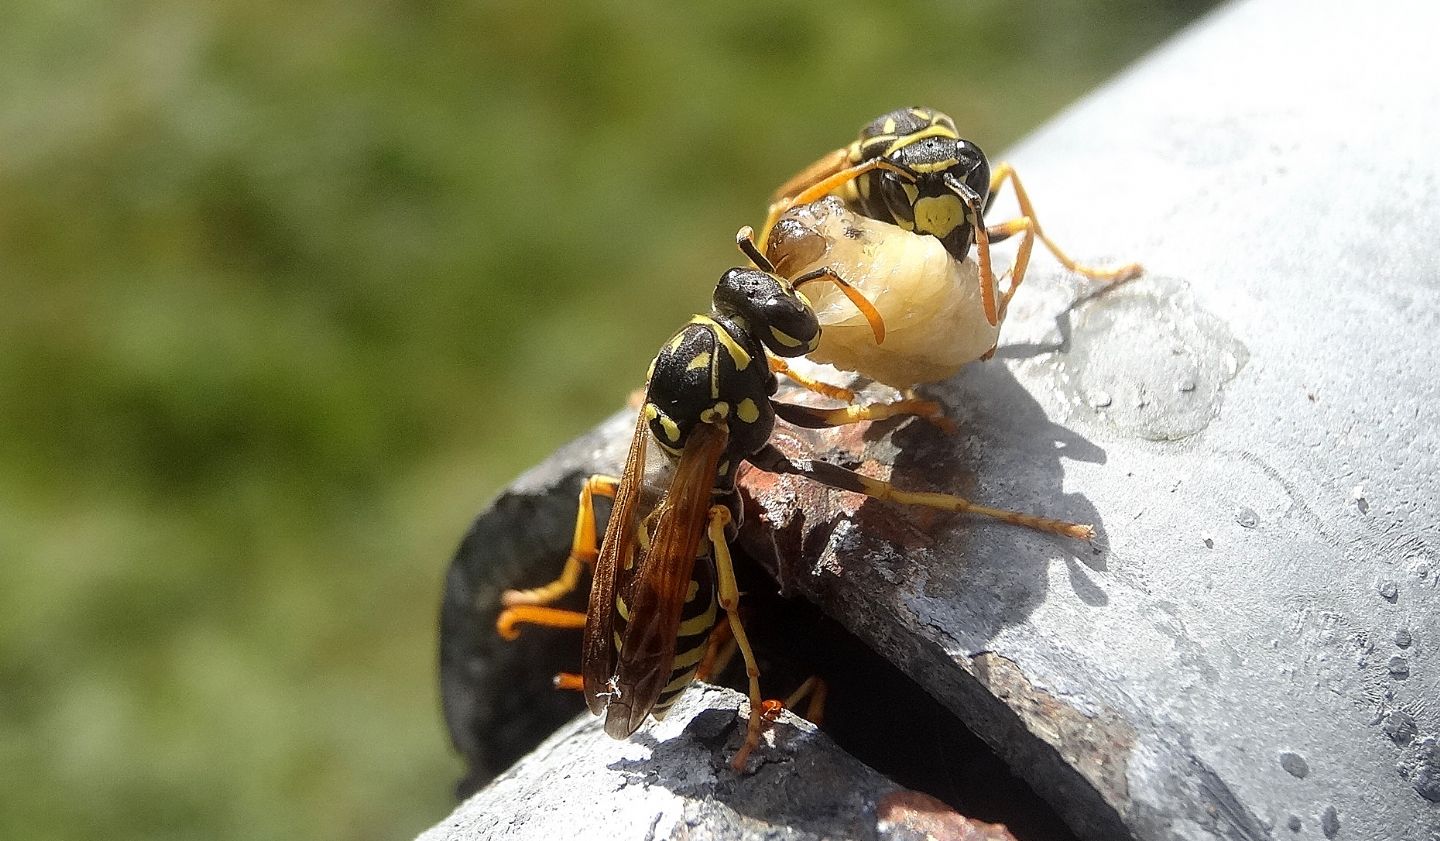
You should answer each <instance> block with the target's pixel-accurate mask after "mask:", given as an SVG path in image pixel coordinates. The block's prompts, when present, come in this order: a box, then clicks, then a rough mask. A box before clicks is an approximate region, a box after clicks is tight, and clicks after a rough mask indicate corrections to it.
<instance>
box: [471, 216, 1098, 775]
mask: <svg viewBox="0 0 1440 841" xmlns="http://www.w3.org/2000/svg"><path fill="white" fill-rule="evenodd" d="M737 243H738V245H739V246H740V248H741V250H742V251H743V252H744V253H745V254H746V256H747V257H748V258H749V259H750V261H751V262H752V263H753V264H754V265H753V267H749V268H732V269H729V270H728V271H726V272H725V273H724V274H723V275H722V276H721V278H720V282H719V284H718V285H717V286H716V288H715V293H714V296H713V299H712V302H711V308H710V312H709V313H708V314H704V315H697V316H695V317H694V318H692V319H691V321H690V322H689V323H688V324H686V325H685V326H684V327H683V328H681V329H680V331H679V332H678V333H676V334H675V335H674V337H672V338H671V339H670V340H669V341H668V342H666V344H665V345H664V347H663V348H662V349H661V350H660V353H659V354H658V355H657V356H656V357H655V360H654V362H653V363H652V364H651V368H650V373H649V375H648V381H647V385H646V391H645V398H644V403H643V406H642V408H641V410H640V413H639V416H638V418H637V420H636V423H635V430H634V435H633V437H632V438H631V442H630V449H629V454H628V456H627V458H626V461H625V468H624V470H623V472H622V473H621V475H620V476H619V477H618V478H617V477H609V476H592V477H590V479H588V480H587V481H586V482H585V484H584V486H583V487H582V489H581V492H580V504H579V511H578V514H577V519H576V527H575V534H574V538H573V542H572V547H571V552H570V556H569V558H568V559H567V561H566V564H565V569H564V571H563V572H562V574H561V576H560V578H558V579H557V580H556V581H554V582H552V583H550V584H548V585H546V586H543V587H539V588H536V589H533V590H511V591H507V592H506V593H505V594H504V596H503V599H502V601H503V603H504V605H505V610H504V611H502V613H501V615H500V617H499V620H498V621H497V627H498V629H499V631H500V633H501V634H502V635H503V636H506V637H511V638H513V636H514V634H515V633H516V626H517V625H519V624H522V623H534V624H541V625H549V626H558V627H583V628H584V638H583V644H582V652H581V671H580V675H579V676H578V677H575V676H562V678H564V680H563V684H565V685H569V686H571V687H572V688H577V689H580V690H582V691H583V693H584V696H585V700H586V703H587V705H588V706H589V708H590V710H591V712H593V713H595V714H596V715H604V716H605V731H606V732H607V733H609V734H610V735H611V736H614V737H616V738H625V737H627V736H629V735H630V734H631V733H633V732H634V731H635V729H636V728H637V727H639V726H640V724H641V723H642V722H643V721H644V720H645V717H646V716H647V715H653V716H655V717H657V718H658V717H661V716H663V714H664V713H665V711H666V710H667V709H668V707H669V706H670V705H671V703H673V702H674V700H675V699H676V698H677V697H678V696H679V694H680V693H681V692H682V691H683V690H684V689H685V688H686V686H688V685H689V683H690V682H691V681H692V680H693V679H694V677H695V674H696V671H697V669H698V668H699V667H700V664H701V661H702V659H704V657H705V654H706V649H707V641H708V640H710V639H711V631H712V629H714V628H715V627H716V625H717V623H718V621H719V615H720V612H721V611H723V612H724V614H725V618H726V621H727V623H728V626H729V630H730V632H731V634H733V639H734V641H735V643H736V644H737V646H738V649H739V651H740V654H741V656H742V657H743V658H744V663H745V668H746V673H747V676H748V680H749V696H750V706H751V712H750V718H749V724H748V727H747V731H746V739H745V743H744V745H743V746H742V747H741V749H740V751H739V752H738V753H737V754H736V756H735V760H734V766H735V767H736V769H737V770H738V769H742V768H743V767H744V764H745V760H746V757H747V756H748V754H749V753H750V752H751V750H753V748H754V747H755V745H756V744H757V743H758V740H759V737H760V733H761V730H762V727H763V722H764V720H765V718H766V711H767V710H773V709H774V708H775V704H774V702H769V703H767V702H764V701H763V699H762V697H761V694H760V683H759V675H760V671H759V668H758V666H757V665H756V662H755V657H754V654H753V652H752V650H751V647H750V643H749V640H748V639H747V638H746V635H745V629H744V627H743V625H742V624H741V620H740V615H739V612H738V607H739V598H740V593H739V589H738V587H737V584H736V576H735V569H734V565H733V564H732V562H731V555H730V549H729V542H730V540H731V539H732V538H733V537H734V536H735V531H736V528H737V525H738V521H739V519H740V517H741V512H742V508H741V505H740V500H739V495H738V492H737V490H736V471H737V469H738V468H739V467H740V464H741V462H742V461H749V462H750V463H751V464H753V465H755V466H756V467H759V468H760V469H762V470H767V471H771V472H777V473H790V474H795V475H801V476H805V477H808V478H810V479H813V480H815V481H818V482H821V483H824V484H826V485H829V486H832V487H836V488H841V489H844V490H848V491H853V492H856V493H861V494H866V495H868V496H871V497H876V498H880V499H888V500H892V501H896V502H901V503H910V504H919V505H926V506H930V507H934V508H940V509H944V510H948V511H963V512H971V513H976V514H982V515H985V516H990V517H995V518H998V519H1000V520H1003V521H1006V522H1010V523H1015V524H1018V525H1022V526H1027V527H1030V528H1036V529H1041V530H1044V531H1049V532H1053V533H1057V534H1062V535H1066V536H1069V537H1075V538H1080V539H1088V538H1089V537H1090V536H1091V533H1092V532H1091V529H1090V527H1089V526H1083V525H1078V524H1074V523H1066V522H1061V521H1057V520H1050V519H1046V518H1042V517H1034V516H1030V515H1026V514H1018V513H1015V512H1009V511H1001V510H998V509H993V508H987V507H984V506H979V505H975V504H973V503H971V502H969V501H967V500H965V499H962V498H960V497H957V496H951V495H948V494H940V493H915V492H908V491H902V490H899V489H897V488H895V487H893V486H891V485H890V484H889V483H887V482H883V481H880V480H877V479H872V478H870V477H867V476H864V475H861V474H859V473H856V472H854V471H851V470H847V469H844V468H841V467H839V466H836V465H832V464H827V463H824V462H819V461H801V460H792V459H790V458H788V457H786V456H785V455H784V454H782V453H781V452H780V451H779V450H778V449H776V448H775V447H774V446H773V445H771V444H770V443H769V440H770V436H771V432H772V430H773V428H774V424H775V419H776V418H777V417H779V418H781V419H783V420H785V421H787V422H790V423H793V424H797V425H800V426H806V427H811V428H819V427H827V426H837V425H840V424H844V423H852V422H855V421H860V420H873V419H878V418H884V417H890V416H894V415H897V414H902V413H906V412H909V411H910V410H911V408H912V403H911V401H903V400H902V401H897V402H895V403H888V404H877V405H873V406H864V407H861V406H846V407H843V408H839V409H821V408H814V407H809V406H799V405H792V404H788V403H783V402H780V401H778V400H775V399H774V395H775V393H776V390H777V381H776V378H775V374H774V373H773V372H772V370H771V366H770V365H769V364H767V363H768V362H769V361H770V360H771V359H772V357H796V356H801V355H804V354H806V353H808V352H810V351H811V350H813V349H814V348H815V346H816V343H817V342H818V340H819V337H820V324H819V322H818V321H817V319H816V317H815V313H814V310H813V309H812V307H811V304H810V301H809V299H807V298H806V296H805V294H804V293H803V292H801V290H800V287H802V286H804V285H806V284H808V283H811V282H815V281H822V280H823V281H828V282H831V283H834V284H835V285H837V286H838V287H840V288H841V290H842V291H845V292H846V293H847V294H848V295H849V296H850V297H851V300H852V301H853V302H854V304H855V306H856V307H858V308H859V309H860V310H861V311H862V312H865V313H867V317H868V318H869V319H870V323H871V325H872V330H873V334H874V339H875V341H877V342H878V341H881V340H883V337H884V325H883V321H882V320H881V319H880V317H879V315H878V313H876V312H875V311H874V309H873V308H872V307H871V306H870V303H869V301H868V300H866V299H865V298H864V297H863V296H862V295H860V294H859V293H856V292H855V291H854V290H853V288H852V287H850V285H849V284H847V283H846V282H845V281H844V280H843V279H842V278H840V277H839V276H838V275H836V274H835V273H834V272H833V271H830V270H828V269H824V268H822V269H816V270H813V271H810V272H807V273H805V274H803V275H801V276H798V277H795V278H794V279H793V280H787V279H786V278H784V277H782V276H780V275H778V274H776V272H775V267H774V266H773V265H772V264H771V263H770V261H769V260H767V259H766V258H765V257H764V256H763V254H762V253H761V252H760V250H759V248H758V247H757V246H756V244H755V242H754V241H753V239H752V232H751V231H750V229H749V228H743V229H741V231H740V234H739V235H738V237H737ZM652 443H653V444H654V445H655V448H656V449H658V451H659V452H660V453H661V454H663V456H664V458H663V459H661V460H660V461H661V464H662V467H663V468H664V469H663V470H662V471H659V472H657V471H654V470H650V469H649V468H648V463H647V456H648V455H649V454H650V452H651V450H650V446H651V444H652ZM596 496H609V497H612V498H613V505H612V506H611V513H610V519H609V522H608V524H607V526H606V528H605V532H604V536H603V539H600V540H599V541H598V543H597V533H598V531H597V523H596V515H595V510H594V499H595V497H596ZM587 565H593V580H592V583H591V588H590V599H589V605H588V609H587V610H586V612H585V613H584V614H580V613H577V612H573V611H563V610H558V609H555V608H552V607H549V606H548V605H550V604H551V603H553V602H554V601H555V600H557V599H558V598H560V597H561V596H563V595H565V594H566V593H568V592H570V591H571V590H573V589H574V588H575V587H576V586H577V584H578V583H579V580H580V577H581V575H582V574H583V572H584V568H585V567H586V566H587Z"/></svg>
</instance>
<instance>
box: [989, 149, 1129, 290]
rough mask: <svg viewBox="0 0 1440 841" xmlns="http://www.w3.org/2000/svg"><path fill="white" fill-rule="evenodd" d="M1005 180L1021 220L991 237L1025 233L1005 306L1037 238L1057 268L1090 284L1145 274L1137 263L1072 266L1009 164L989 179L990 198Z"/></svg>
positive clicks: (994, 229)
mask: <svg viewBox="0 0 1440 841" xmlns="http://www.w3.org/2000/svg"><path fill="white" fill-rule="evenodd" d="M1006 180H1008V181H1009V182H1010V186H1011V188H1012V189H1014V191H1015V201H1016V203H1017V204H1019V205H1020V217H1019V218H1018V219H1013V220H1011V221H1009V222H1003V223H1001V224H999V225H995V226H993V227H992V228H991V229H990V233H991V235H992V236H995V237H997V238H999V237H1002V236H1010V235H1012V234H1015V233H1018V232H1021V231H1024V232H1025V239H1024V240H1022V241H1021V245H1020V248H1021V252H1022V253H1023V254H1024V259H1023V260H1022V259H1021V258H1020V257H1017V258H1016V262H1015V266H1016V268H1015V274H1014V279H1013V280H1012V281H1011V283H1010V291H1009V293H1008V294H1007V295H1006V296H1005V297H1006V302H1007V303H1008V301H1009V299H1010V297H1011V296H1013V295H1014V294H1015V288H1016V287H1018V286H1019V285H1020V281H1022V280H1023V279H1024V277H1025V262H1027V261H1028V260H1029V255H1030V245H1031V243H1032V242H1033V240H1034V239H1035V238H1037V237H1038V238H1039V239H1040V241H1041V242H1043V243H1045V247H1046V248H1047V249H1049V251H1050V253H1051V254H1053V255H1055V259H1056V260H1058V261H1060V265H1062V266H1064V267H1065V268H1067V269H1069V270H1070V271H1072V272H1076V273H1078V274H1081V275H1084V276H1085V277H1088V278H1090V279H1091V280H1098V281H1105V282H1119V281H1124V280H1129V279H1131V278H1133V277H1138V276H1139V275H1140V273H1141V272H1142V271H1144V269H1143V267H1141V265H1140V264H1139V263H1126V264H1124V265H1122V266H1113V267H1109V268H1101V267H1096V266H1087V265H1084V264H1081V263H1077V262H1075V261H1074V260H1073V259H1071V258H1070V256H1069V255H1068V254H1066V253H1065V252H1064V251H1063V250H1062V249H1061V248H1060V246H1059V245H1057V244H1056V243H1055V241H1054V240H1052V239H1050V237H1049V236H1047V235H1046V234H1045V229H1044V228H1042V227H1041V226H1040V219H1039V217H1037V216H1036V215H1035V207H1034V205H1032V204H1031V203H1030V195H1029V194H1028V193H1026V192H1025V185H1024V184H1021V183H1020V176H1018V175H1016V173H1015V167H1013V166H1011V165H1010V164H1000V165H999V166H997V167H996V168H995V172H994V173H993V174H991V176H990V194H991V195H994V194H995V192H996V191H997V190H999V189H1000V186H1001V185H1002V184H1003V183H1004V182H1005V181H1006ZM1002 311H1003V310H1002Z"/></svg>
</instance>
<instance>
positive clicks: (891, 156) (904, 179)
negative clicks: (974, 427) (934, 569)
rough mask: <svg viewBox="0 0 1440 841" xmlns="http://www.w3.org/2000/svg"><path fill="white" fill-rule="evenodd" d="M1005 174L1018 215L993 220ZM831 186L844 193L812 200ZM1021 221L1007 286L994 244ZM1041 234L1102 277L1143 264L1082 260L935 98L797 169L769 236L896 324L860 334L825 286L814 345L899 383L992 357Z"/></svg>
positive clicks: (1008, 171) (790, 262) (786, 267)
mask: <svg viewBox="0 0 1440 841" xmlns="http://www.w3.org/2000/svg"><path fill="white" fill-rule="evenodd" d="M1007 181H1008V182H1009V184H1010V185H1011V188H1012V189H1013V191H1014V193H1015V198H1016V200H1017V203H1018V204H1019V208H1020V215H1019V216H1018V217H1016V218H1014V219H1011V220H1008V221H1005V222H1001V223H999V224H996V225H991V226H988V227H987V226H986V225H985V223H984V215H985V213H986V212H987V211H988V210H989V208H990V206H991V204H992V203H993V201H994V199H995V196H996V194H997V192H998V191H999V189H1000V187H1001V186H1002V185H1003V184H1005V183H1006V182H1007ZM826 196H833V197H835V198H833V199H832V200H830V201H829V202H827V203H825V204H813V205H812V204H811V203H812V202H816V201H818V200H820V199H822V198H824V197H826ZM841 201H843V203H844V204H843V205H842V204H841ZM872 220H873V221H872ZM895 226H898V228H899V229H903V230H897V229H896V227H895ZM906 232H909V233H906ZM910 234H915V235H919V236H912V235H910ZM1016 234H1019V235H1021V238H1020V245H1019V248H1018V249H1017V251H1016V255H1015V261H1014V264H1013V265H1012V266H1011V268H1010V283H1009V286H1008V288H1006V289H1005V290H1004V292H1003V293H1002V292H1000V291H999V290H997V288H996V286H997V281H996V278H995V274H994V269H993V267H992V262H991V253H990V246H991V244H993V243H996V242H999V241H1001V240H1004V239H1007V238H1009V237H1012V236H1015V235H1016ZM1036 239H1039V240H1040V241H1041V242H1042V243H1044V245H1045V247H1046V248H1047V249H1048V250H1049V251H1050V253H1052V254H1053V255H1055V258H1056V259H1057V260H1059V261H1060V263H1061V264H1062V265H1064V266H1065V267H1066V268H1067V269H1070V270H1071V271H1074V272H1077V273H1078V274H1081V275H1083V276H1084V277H1087V278H1090V279H1091V280H1097V281H1122V280H1128V279H1130V278H1133V277H1135V276H1137V275H1139V274H1140V272H1141V267H1140V266H1139V265H1138V264H1135V263H1129V264H1126V265H1122V266H1117V267H1113V268H1096V267H1091V266H1086V265H1082V264H1080V263H1077V262H1075V261H1074V260H1072V259H1071V258H1070V257H1069V256H1068V255H1066V254H1065V252H1064V251H1062V250H1061V249H1060V247H1059V246H1058V245H1056V244H1055V242H1054V241H1053V240H1052V239H1050V237H1049V236H1048V235H1046V233H1045V231H1044V229H1043V228H1041V226H1040V221H1039V219H1038V218H1037V217H1036V215H1035V209H1034V206H1033V205H1032V204H1031V202H1030V197H1029V194H1028V193H1026V191H1025V187H1024V185H1023V184H1021V182H1020V178H1019V176H1018V175H1017V174H1016V173H1015V169H1014V168H1013V167H1012V166H1010V165H1009V164H1003V163H1002V164H1000V165H999V166H997V167H996V168H995V169H994V171H993V172H992V171H991V168H990V163H989V161H988V160H987V159H986V157H985V154H984V152H982V151H981V150H980V148H979V147H978V146H976V145H975V144H974V143H971V142H970V141H968V140H965V139H963V138H961V137H960V136H959V134H958V133H957V132H956V130H955V123H954V121H953V120H951V119H950V118H949V117H947V116H946V115H944V114H942V113H940V112H938V111H935V110H932V109H928V108H902V109H899V110H897V111H892V112H890V113H888V114H884V115H882V116H880V117H877V118H876V119H875V120H873V121H871V122H870V123H869V124H868V125H866V126H865V127H864V128H863V129H861V131H860V137H859V139H857V140H856V141H855V142H854V143H851V144H850V145H849V146H847V147H844V148H842V149H836V150H835V151H834V152H831V153H830V154H828V155H826V156H824V157H822V158H821V159H820V160H818V161H816V162H815V163H814V164H812V165H811V166H809V167H807V168H806V169H805V170H803V171H802V172H800V173H799V174H798V175H796V176H795V177H794V178H792V179H790V181H788V182H786V183H785V184H784V185H783V186H782V187H780V189H779V190H777V191H776V193H775V195H774V197H773V200H772V203H771V205H770V212H769V215H768V218H767V219H766V225H765V228H764V230H763V231H762V236H761V242H762V244H763V245H764V246H765V250H766V255H767V256H768V257H769V258H770V259H771V260H772V261H773V262H774V263H775V265H777V266H778V267H779V268H780V270H781V271H782V272H800V271H804V270H806V268H808V267H809V266H812V265H822V264H823V265H827V266H830V267H832V268H834V269H836V270H837V271H840V272H842V273H843V274H844V275H845V276H846V277H847V278H848V279H850V280H851V282H852V283H854V284H855V286H856V287H857V288H858V289H860V290H861V291H862V292H865V293H866V294H867V295H868V296H870V297H871V298H872V300H874V301H875V305H876V308H877V309H878V310H879V311H880V313H881V314H882V315H883V316H884V318H885V319H886V322H887V323H888V324H890V325H891V327H892V335H893V339H894V340H893V341H892V342H890V343H889V344H887V345H886V346H885V347H883V348H881V347H877V346H875V345H874V344H873V343H870V342H868V341H865V340H864V339H863V337H860V334H859V331H858V330H857V327H858V325H856V324H854V323H853V320H849V321H848V322H845V321H842V325H843V326H839V329H829V328H830V327H832V326H836V325H832V324H831V323H830V319H831V318H832V317H833V318H835V319H840V318H841V315H840V314H834V313H833V310H834V306H833V302H831V301H828V300H825V299H823V298H817V301H816V307H817V310H820V311H821V312H822V321H824V322H825V323H826V326H827V334H826V340H825V343H824V344H823V345H822V346H821V348H820V353H819V354H817V355H816V356H815V358H817V359H819V360H821V361H826V362H833V363H834V364H836V365H837V366H838V367H842V368H846V369H849V370H854V371H858V372H859V373H862V374H865V375H866V376H869V377H871V378H872V379H876V380H879V381H881V382H885V383H887V384H889V385H894V386H896V387H899V388H906V387H909V386H912V385H917V384H920V383H924V382H933V381H937V380H940V379H944V378H946V377H948V376H950V375H951V374H953V373H955V371H957V370H959V368H960V366H962V365H964V364H965V363H967V362H971V361H974V360H976V359H982V358H988V356H989V355H990V353H991V352H993V350H994V347H995V343H996V340H997V339H998V337H999V331H1000V325H1001V323H1002V322H1003V321H1004V319H1005V313H1006V311H1007V309H1008V308H1009V306H1010V301H1011V299H1012V298H1013V297H1014V296H1015V292H1016V290H1018V289H1019V288H1020V284H1021V282H1023V281H1024V279H1025V272H1026V269H1027V268H1028V266H1029V263H1030V255H1031V251H1032V249H1033V247H1034V244H1035V240H1036ZM972 247H973V249H974V252H975V255H974V258H973V259H972V258H971V250H972ZM946 255H948V256H949V258H951V259H949V260H947V259H945V257H946ZM827 310H830V311H832V312H829V313H827V312H826V311H827Z"/></svg>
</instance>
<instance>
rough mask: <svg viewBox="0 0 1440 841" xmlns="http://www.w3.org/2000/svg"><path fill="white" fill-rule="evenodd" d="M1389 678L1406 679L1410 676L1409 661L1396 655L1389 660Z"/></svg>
mask: <svg viewBox="0 0 1440 841" xmlns="http://www.w3.org/2000/svg"><path fill="white" fill-rule="evenodd" d="M1390 676H1391V677H1393V678H1407V677H1409V676H1410V661H1409V660H1406V659H1405V658H1404V657H1401V656H1400V655H1399V654H1396V655H1395V656H1394V657H1391V658H1390Z"/></svg>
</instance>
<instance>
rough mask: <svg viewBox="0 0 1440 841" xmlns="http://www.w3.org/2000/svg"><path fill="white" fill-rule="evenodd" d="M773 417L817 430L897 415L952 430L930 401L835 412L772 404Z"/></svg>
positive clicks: (942, 411)
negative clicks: (925, 421)
mask: <svg viewBox="0 0 1440 841" xmlns="http://www.w3.org/2000/svg"><path fill="white" fill-rule="evenodd" d="M772 405H774V406H775V413H776V414H777V415H779V416H780V417H782V418H784V419H785V420H787V421H789V422H790V423H793V424H795V425H796V426H804V427H809V428H811V429H817V428H820V427H828V426H844V425H845V424H850V423H859V422H860V421H874V420H884V419H885V418H893V417H896V416H897V415H915V416H917V417H922V418H925V419H926V420H928V421H930V422H932V423H934V424H936V425H938V426H941V427H944V428H953V424H950V422H949V419H948V418H946V417H945V409H944V407H942V406H941V405H940V404H939V403H936V402H935V401H933V400H918V399H905V400H892V401H890V402H888V403H871V404H869V405H867V406H857V405H854V404H851V405H849V406H841V407H840V408H838V409H817V408H815V407H813V406H797V405H794V404H790V403H778V402H772Z"/></svg>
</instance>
